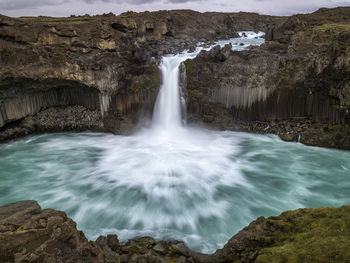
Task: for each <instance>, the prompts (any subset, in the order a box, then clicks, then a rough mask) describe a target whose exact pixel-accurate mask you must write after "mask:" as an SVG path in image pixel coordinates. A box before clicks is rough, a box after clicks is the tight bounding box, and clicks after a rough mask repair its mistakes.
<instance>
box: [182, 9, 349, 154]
mask: <svg viewBox="0 0 350 263" xmlns="http://www.w3.org/2000/svg"><path fill="white" fill-rule="evenodd" d="M266 38H267V40H268V42H267V43H265V44H263V45H262V46H261V47H252V48H250V49H248V50H246V51H242V52H234V51H231V48H230V47H229V46H226V47H225V48H223V49H220V48H216V49H213V50H212V51H210V52H202V53H201V54H200V55H199V56H198V57H197V58H195V59H194V60H188V61H186V63H185V68H186V81H185V86H186V87H187V93H188V116H189V119H190V121H194V122H204V123H205V124H206V125H212V126H214V127H216V128H222V129H234V130H247V131H256V132H272V133H278V134H280V136H281V137H282V138H283V139H286V140H294V141H296V140H301V141H302V142H303V143H306V144H310V145H320V146H327V147H336V148H342V149H350V141H349V135H350V111H349V110H350V96H349V94H350V86H349V83H350V49H349V43H350V8H348V7H344V8H335V9H320V10H319V11H317V12H315V13H312V14H308V15H295V16H292V17H289V18H288V19H287V20H286V21H285V22H283V23H281V24H280V25H278V26H275V27H270V28H268V29H267V30H266Z"/></svg>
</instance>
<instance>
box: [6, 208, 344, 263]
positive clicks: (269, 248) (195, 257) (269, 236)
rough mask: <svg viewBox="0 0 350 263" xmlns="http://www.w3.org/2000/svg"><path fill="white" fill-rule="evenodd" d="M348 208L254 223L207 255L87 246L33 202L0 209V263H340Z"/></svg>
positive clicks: (111, 241)
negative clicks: (220, 247)
mask: <svg viewBox="0 0 350 263" xmlns="http://www.w3.org/2000/svg"><path fill="white" fill-rule="evenodd" d="M349 220H350V207H349V206H344V207H341V208H318V209H299V210H295V211H287V212H284V213H282V214H281V215H280V216H274V217H270V218H268V219H265V218H264V217H260V218H258V219H257V220H255V221H254V222H252V223H251V224H250V225H249V226H247V227H246V228H244V229H243V230H242V231H240V232H239V233H238V234H237V235H235V236H234V237H232V238H231V239H230V240H229V241H228V242H227V244H226V245H225V246H224V247H223V248H222V249H219V250H217V251H216V252H215V253H214V254H212V255H204V254H199V253H196V252H193V251H191V250H190V249H188V248H187V247H186V246H185V244H183V243H182V242H177V241H173V242H169V241H156V240H154V239H153V238H150V237H142V238H137V239H134V240H129V241H128V242H126V243H124V244H120V242H119V240H118V237H117V236H116V235H108V236H106V237H105V236H100V237H99V238H98V239H97V240H96V241H95V242H94V241H88V240H87V239H86V237H85V236H84V234H83V232H81V231H78V230H77V229H76V223H75V222H74V221H72V220H71V219H70V218H68V217H67V215H66V214H65V213H64V212H61V211H56V210H53V209H44V210H42V209H41V208H40V206H39V205H38V203H37V202H36V201H20V202H17V203H13V204H8V205H5V206H2V207H0V262H23V263H24V262H27V263H28V262H85V263H86V262H177V263H182V262H192V263H193V262H203V263H205V262H213V263H214V262H247V263H248V262H281V261H283V262H289V261H290V262H312V263H315V262H318V263H319V262H346V260H348V259H349V258H350V254H349V253H350V239H349V236H350V226H349V224H348V222H349Z"/></svg>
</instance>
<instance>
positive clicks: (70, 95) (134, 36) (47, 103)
mask: <svg viewBox="0 0 350 263" xmlns="http://www.w3.org/2000/svg"><path fill="white" fill-rule="evenodd" d="M283 20H285V18H282V17H272V16H260V15H258V14H253V13H227V14H225V13H198V12H194V11H191V10H176V11H159V12H144V13H134V12H127V13H124V14H121V15H119V16H115V15H113V14H105V15H100V16H92V17H90V16H71V17H65V18H57V17H56V18H55V17H21V18H10V17H6V16H1V15H0V140H6V139H10V138H15V137H18V136H23V135H27V134H32V133H41V132H46V131H65V130H95V131H111V132H114V133H130V132H132V131H133V130H134V129H135V127H136V126H137V124H138V123H140V120H143V119H145V118H150V116H151V114H152V111H153V105H154V102H155V99H156V96H157V94H158V89H159V87H160V81H161V80H160V75H159V72H158V71H159V70H158V67H157V63H158V62H159V58H160V56H161V55H163V54H165V53H174V52H177V51H180V50H183V49H185V48H192V47H193V46H194V45H195V44H196V43H197V42H199V41H205V42H208V41H213V40H215V39H222V38H228V37H233V36H236V35H237V33H236V30H240V29H260V30H263V29H266V28H267V27H268V26H270V25H277V24H279V23H280V22H281V21H283Z"/></svg>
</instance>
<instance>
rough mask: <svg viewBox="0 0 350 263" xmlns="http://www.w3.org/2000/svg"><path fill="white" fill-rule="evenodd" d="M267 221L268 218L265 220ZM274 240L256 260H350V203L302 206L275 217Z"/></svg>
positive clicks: (264, 262)
mask: <svg viewBox="0 0 350 263" xmlns="http://www.w3.org/2000/svg"><path fill="white" fill-rule="evenodd" d="M265 223H267V222H265ZM268 224H273V225H274V226H275V228H276V229H277V230H276V231H274V233H273V239H274V243H273V245H272V246H271V247H269V248H264V249H263V250H261V251H260V253H259V256H258V258H257V259H256V262H258V263H275V262H276V263H277V262H295V263H297V262H310V263H311V262H312V263H313V262H318V263H322V262H325V263H326V262H350V207H349V206H347V207H341V208H338V209H337V208H318V209H299V210H296V211H288V212H284V213H282V214H281V215H280V216H279V217H275V218H271V219H269V220H268Z"/></svg>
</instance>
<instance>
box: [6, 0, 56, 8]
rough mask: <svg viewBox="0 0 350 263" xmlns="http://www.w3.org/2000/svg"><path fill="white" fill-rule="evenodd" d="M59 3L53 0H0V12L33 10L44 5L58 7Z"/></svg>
mask: <svg viewBox="0 0 350 263" xmlns="http://www.w3.org/2000/svg"><path fill="white" fill-rule="evenodd" d="M60 4H62V2H61V1H55V0H28V1H24V0H9V1H8V0H0V10H18V9H26V8H29V9H33V8H37V7H41V6H46V5H51V6H52V5H60Z"/></svg>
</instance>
